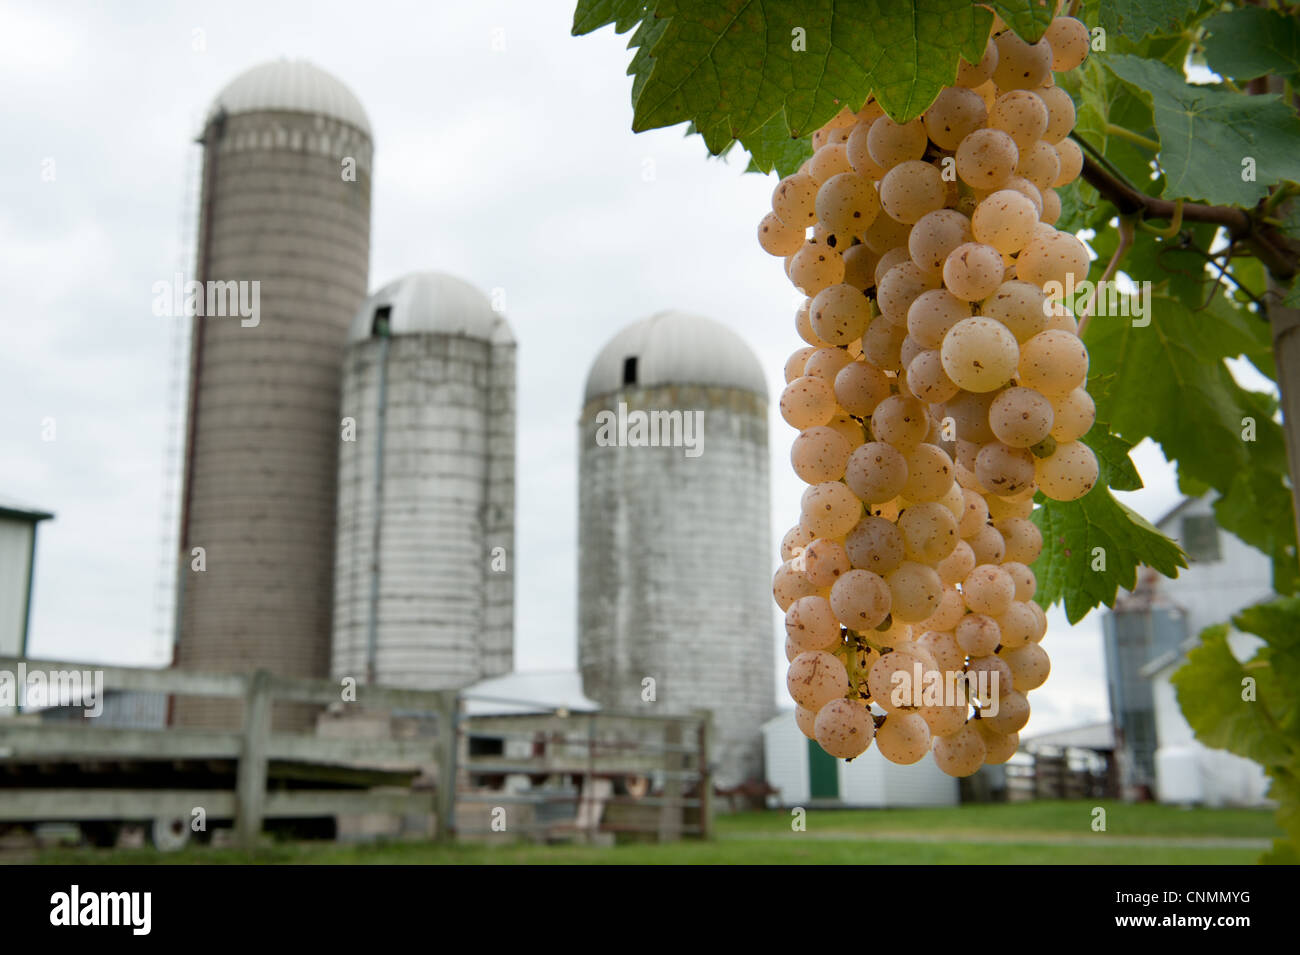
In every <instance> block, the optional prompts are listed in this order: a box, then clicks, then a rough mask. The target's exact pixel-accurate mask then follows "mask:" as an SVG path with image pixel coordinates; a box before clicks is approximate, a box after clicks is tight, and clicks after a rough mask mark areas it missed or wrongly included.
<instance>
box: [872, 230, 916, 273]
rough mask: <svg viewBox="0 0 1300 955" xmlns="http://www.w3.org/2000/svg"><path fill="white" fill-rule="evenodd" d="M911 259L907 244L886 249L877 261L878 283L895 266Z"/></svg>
mask: <svg viewBox="0 0 1300 955" xmlns="http://www.w3.org/2000/svg"><path fill="white" fill-rule="evenodd" d="M882 218H885V219H889V216H883V217H882ZM890 221H891V222H892V221H893V220H892V219H890ZM910 261H912V259H911V256H909V255H908V253H907V248H906V247H905V246H895V247H894V248H892V249H887V250H885V252H884V254H882V255H881V256H880V259H879V260H878V261H877V262H876V273H875V274H876V284H877V285H879V284H880V280H881V279H883V278H884V277H885V276H886V275H888V274H889V273H890V272H891V271H893V270H894V268H895V267H897V266H899V265H902V264H903V263H904V262H910Z"/></svg>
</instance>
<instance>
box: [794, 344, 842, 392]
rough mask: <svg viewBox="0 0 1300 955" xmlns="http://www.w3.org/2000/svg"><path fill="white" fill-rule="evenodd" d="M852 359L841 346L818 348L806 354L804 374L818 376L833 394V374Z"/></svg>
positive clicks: (810, 376)
mask: <svg viewBox="0 0 1300 955" xmlns="http://www.w3.org/2000/svg"><path fill="white" fill-rule="evenodd" d="M851 361H853V356H852V355H850V354H849V353H848V352H847V351H845V350H844V349H843V348H831V347H829V346H828V347H826V348H819V349H817V350H816V351H815V352H813V353H812V354H811V355H809V356H808V362H807V363H806V364H805V365H804V368H803V370H804V375H805V377H808V378H820V379H822V380H823V381H825V382H826V384H827V386H828V387H830V388H831V389H832V391H831V394H832V395H834V385H835V376H836V375H838V374H839V373H840V369H841V368H843V367H844V366H845V365H847V364H849V362H851Z"/></svg>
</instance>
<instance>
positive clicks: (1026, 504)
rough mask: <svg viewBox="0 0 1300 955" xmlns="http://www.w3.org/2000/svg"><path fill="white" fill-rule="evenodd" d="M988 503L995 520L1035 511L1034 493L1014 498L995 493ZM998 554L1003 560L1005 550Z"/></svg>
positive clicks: (1000, 536) (999, 540)
mask: <svg viewBox="0 0 1300 955" xmlns="http://www.w3.org/2000/svg"><path fill="white" fill-rule="evenodd" d="M1035 467H1037V466H1035ZM1035 476H1037V471H1035ZM1034 487H1035V489H1036V488H1037V484H1035V485H1034ZM988 505H989V517H991V518H993V519H994V520H995V521H1000V520H1002V519H1003V518H1007V517H1028V516H1029V515H1030V513H1032V512H1033V509H1034V501H1033V497H1032V495H1028V496H1025V497H1023V498H1022V497H1021V496H1020V495H1017V496H1016V497H1014V498H1010V497H996V496H994V495H989V497H988ZM998 542H999V545H1001V544H1002V535H1001V534H998ZM998 554H999V556H998V561H1001V559H1002V554H1003V550H1002V549H1000V550H999V551H998ZM985 563H995V561H993V559H992V558H990V559H989V560H988V561H985Z"/></svg>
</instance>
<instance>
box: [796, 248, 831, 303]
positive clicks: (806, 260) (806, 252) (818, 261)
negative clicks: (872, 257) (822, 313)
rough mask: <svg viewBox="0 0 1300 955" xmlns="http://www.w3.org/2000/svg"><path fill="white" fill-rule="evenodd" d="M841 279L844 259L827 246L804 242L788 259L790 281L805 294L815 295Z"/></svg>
mask: <svg viewBox="0 0 1300 955" xmlns="http://www.w3.org/2000/svg"><path fill="white" fill-rule="evenodd" d="M843 280H844V259H843V258H841V257H840V254H839V253H838V252H836V251H835V250H834V249H831V248H828V247H827V246H824V245H819V244H816V243H813V242H805V243H804V244H803V248H801V249H800V250H799V251H798V252H796V253H795V254H794V258H792V259H791V260H790V281H791V282H793V283H794V284H795V287H796V288H798V289H801V290H802V291H803V293H804V294H805V295H809V296H812V295H816V294H817V293H818V292H820V291H821V290H822V289H824V288H826V286H828V285H834V284H835V283H836V282H842V281H843Z"/></svg>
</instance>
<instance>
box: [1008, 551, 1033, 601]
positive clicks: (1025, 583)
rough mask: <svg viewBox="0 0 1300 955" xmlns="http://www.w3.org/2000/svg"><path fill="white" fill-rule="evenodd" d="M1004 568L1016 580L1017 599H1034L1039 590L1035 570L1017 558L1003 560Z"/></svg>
mask: <svg viewBox="0 0 1300 955" xmlns="http://www.w3.org/2000/svg"><path fill="white" fill-rule="evenodd" d="M1002 569H1003V570H1005V571H1006V572H1007V573H1008V574H1010V575H1011V579H1012V580H1014V581H1015V582H1016V600H1017V601H1020V602H1023V601H1026V600H1032V599H1033V597H1034V594H1035V592H1037V590H1038V581H1037V580H1036V579H1035V578H1034V572H1033V571H1032V570H1030V569H1029V567H1028V566H1027V565H1026V564H1022V563H1020V562H1019V561H1015V560H1007V561H1003V562H1002Z"/></svg>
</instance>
